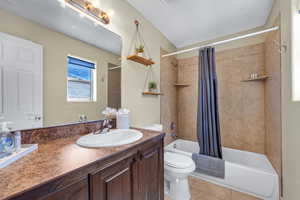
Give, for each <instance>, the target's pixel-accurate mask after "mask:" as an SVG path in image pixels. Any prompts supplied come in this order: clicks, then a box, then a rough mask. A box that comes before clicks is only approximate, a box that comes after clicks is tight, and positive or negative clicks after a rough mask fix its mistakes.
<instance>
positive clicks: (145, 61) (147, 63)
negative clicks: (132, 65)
mask: <svg viewBox="0 0 300 200" xmlns="http://www.w3.org/2000/svg"><path fill="white" fill-rule="evenodd" d="M127 60H131V61H134V62H137V63H140V64H142V65H145V66H150V65H154V64H155V63H154V62H153V61H152V60H150V59H146V58H144V57H142V56H138V55H131V56H128V57H127Z"/></svg>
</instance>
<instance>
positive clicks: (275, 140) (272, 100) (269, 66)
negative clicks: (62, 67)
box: [265, 31, 282, 183]
mask: <svg viewBox="0 0 300 200" xmlns="http://www.w3.org/2000/svg"><path fill="white" fill-rule="evenodd" d="M277 42H278V43H280V32H279V31H274V32H271V33H269V34H268V35H267V38H266V42H265V54H266V59H265V60H266V62H265V68H266V73H267V74H269V75H270V76H271V78H270V80H268V81H267V82H266V84H265V101H266V104H265V105H266V106H265V122H266V145H265V148H266V150H265V151H266V155H267V156H268V158H269V160H270V162H271V163H272V165H273V166H274V168H275V170H276V171H277V173H278V175H279V178H280V183H281V182H282V177H281V174H282V171H281V168H282V167H281V163H282V148H281V147H282V129H281V64H280V63H281V60H280V57H281V56H280V53H279V51H278V46H277V45H276V43H277Z"/></svg>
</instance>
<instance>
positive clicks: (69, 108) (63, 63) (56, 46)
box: [0, 10, 119, 126]
mask: <svg viewBox="0 0 300 200" xmlns="http://www.w3.org/2000/svg"><path fill="white" fill-rule="evenodd" d="M0 18H1V19H4V20H2V21H1V23H0V31H1V32H4V33H8V34H11V35H14V36H17V37H21V38H23V39H26V40H30V41H33V42H35V43H38V44H40V45H42V46H43V52H44V57H43V61H44V63H43V64H44V66H43V73H44V74H43V84H44V87H43V92H44V94H43V101H44V103H43V104H44V105H43V106H44V125H45V126H49V125H55V124H62V123H66V122H75V121H78V120H79V115H80V114H85V115H87V116H88V119H89V120H96V119H99V118H100V117H101V115H100V111H101V110H102V109H103V108H105V107H106V104H107V89H106V88H107V78H106V77H107V63H108V62H111V63H115V64H118V63H119V60H118V58H119V56H117V55H114V54H112V53H109V52H107V51H104V50H102V49H99V48H96V47H94V46H91V45H88V44H86V43H83V42H81V41H79V40H76V39H73V38H71V37H68V36H66V35H64V34H61V33H58V32H55V31H52V30H50V29H47V28H45V27H43V26H40V25H38V24H35V23H33V22H31V21H28V20H25V19H24V18H21V17H17V16H15V15H12V14H9V13H8V12H4V11H2V10H0ZM69 54H70V55H73V56H77V57H81V58H85V59H88V60H90V61H94V62H96V64H97V69H96V70H97V71H96V73H97V80H96V81H97V84H96V85H97V102H88V103H87V102H85V103H83V102H81V103H79V102H76V103H74V102H73V103H72V102H67V79H66V77H67V56H68V55H69ZM102 78H104V80H102Z"/></svg>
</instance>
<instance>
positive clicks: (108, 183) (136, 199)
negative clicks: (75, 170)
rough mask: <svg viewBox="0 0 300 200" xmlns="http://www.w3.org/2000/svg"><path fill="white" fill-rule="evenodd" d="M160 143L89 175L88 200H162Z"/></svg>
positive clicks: (161, 153) (161, 155) (161, 152)
mask: <svg viewBox="0 0 300 200" xmlns="http://www.w3.org/2000/svg"><path fill="white" fill-rule="evenodd" d="M163 178H164V177H163V151H162V147H161V145H154V146H152V147H150V148H147V149H143V150H141V151H138V153H137V154H135V155H133V156H130V157H128V158H126V159H124V160H121V161H119V162H117V163H114V164H111V165H108V166H107V167H105V168H104V169H102V170H100V171H98V172H95V173H92V174H90V195H91V196H90V197H91V198H90V199H91V200H163Z"/></svg>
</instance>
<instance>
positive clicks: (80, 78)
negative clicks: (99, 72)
mask: <svg viewBox="0 0 300 200" xmlns="http://www.w3.org/2000/svg"><path fill="white" fill-rule="evenodd" d="M94 69H95V64H94V63H91V62H87V61H84V60H80V59H77V58H73V57H70V56H68V98H69V99H84V100H87V99H89V100H92V87H93V85H92V79H93V77H92V75H93V70H94Z"/></svg>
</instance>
